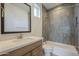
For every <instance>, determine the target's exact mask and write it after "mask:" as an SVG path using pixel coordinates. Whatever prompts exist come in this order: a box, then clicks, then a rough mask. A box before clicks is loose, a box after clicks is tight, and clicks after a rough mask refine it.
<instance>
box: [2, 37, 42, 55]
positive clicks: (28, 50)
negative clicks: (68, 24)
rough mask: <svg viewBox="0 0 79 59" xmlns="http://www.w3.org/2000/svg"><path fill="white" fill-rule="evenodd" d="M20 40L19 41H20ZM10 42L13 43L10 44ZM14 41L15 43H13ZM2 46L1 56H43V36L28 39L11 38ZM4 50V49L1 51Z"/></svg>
mask: <svg viewBox="0 0 79 59" xmlns="http://www.w3.org/2000/svg"><path fill="white" fill-rule="evenodd" d="M18 40H19V41H18ZM8 42H10V43H11V44H9V43H8ZM12 42H14V43H12ZM4 43H8V44H7V45H6V44H5V45H3V47H0V52H1V53H0V55H1V56H41V55H42V38H34V37H29V38H26V39H23V40H22V39H17V40H16V39H14V40H9V41H6V42H4ZM1 50H2V51H1Z"/></svg>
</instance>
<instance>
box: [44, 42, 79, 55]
mask: <svg viewBox="0 0 79 59" xmlns="http://www.w3.org/2000/svg"><path fill="white" fill-rule="evenodd" d="M43 51H44V55H45V56H78V52H77V50H76V48H75V46H72V45H67V44H62V43H57V42H53V41H46V42H44V43H43Z"/></svg>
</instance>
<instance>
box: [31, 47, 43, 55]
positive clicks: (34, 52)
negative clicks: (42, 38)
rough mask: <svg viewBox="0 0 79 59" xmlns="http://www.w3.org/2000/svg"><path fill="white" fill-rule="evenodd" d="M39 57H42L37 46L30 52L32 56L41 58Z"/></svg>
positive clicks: (40, 48)
mask: <svg viewBox="0 0 79 59" xmlns="http://www.w3.org/2000/svg"><path fill="white" fill-rule="evenodd" d="M41 55H42V46H39V47H37V48H36V49H34V50H33V51H32V56H41Z"/></svg>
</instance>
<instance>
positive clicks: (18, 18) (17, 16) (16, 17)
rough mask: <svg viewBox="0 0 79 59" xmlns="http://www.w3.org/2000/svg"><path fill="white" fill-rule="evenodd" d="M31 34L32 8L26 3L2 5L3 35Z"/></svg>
mask: <svg viewBox="0 0 79 59" xmlns="http://www.w3.org/2000/svg"><path fill="white" fill-rule="evenodd" d="M26 32H31V6H30V5H28V4H26V3H5V4H4V3H2V4H1V33H2V34H5V33H26Z"/></svg>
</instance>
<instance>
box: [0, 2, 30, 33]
mask: <svg viewBox="0 0 79 59" xmlns="http://www.w3.org/2000/svg"><path fill="white" fill-rule="evenodd" d="M4 4H5V3H1V34H9V33H28V32H31V6H30V5H28V4H27V3H24V4H25V5H27V6H29V8H30V16H29V18H30V19H29V31H16V32H5V31H4V29H5V28H4V24H5V21H4V15H3V14H4V13H5V12H3V9H4Z"/></svg>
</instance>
